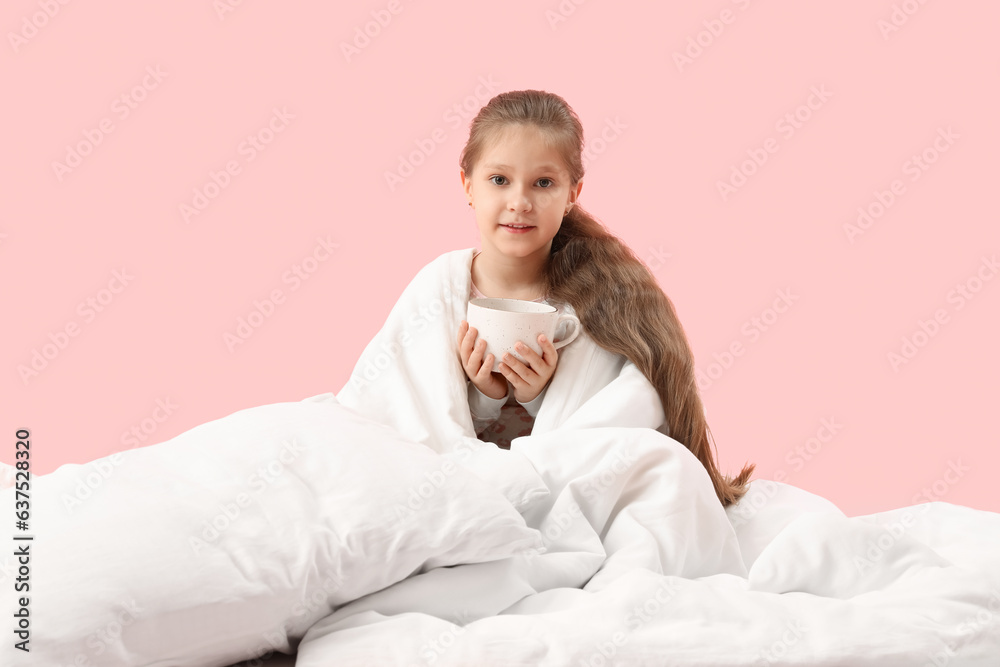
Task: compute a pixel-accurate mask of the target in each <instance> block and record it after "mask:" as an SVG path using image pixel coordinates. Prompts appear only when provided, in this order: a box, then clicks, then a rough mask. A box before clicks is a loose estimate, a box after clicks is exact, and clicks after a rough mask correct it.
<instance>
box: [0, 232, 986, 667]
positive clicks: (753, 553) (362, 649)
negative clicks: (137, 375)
mask: <svg viewBox="0 0 1000 667" xmlns="http://www.w3.org/2000/svg"><path fill="white" fill-rule="evenodd" d="M472 252H473V249H468V250H461V251H455V252H453V253H446V254H445V255H442V256H441V257H439V258H438V259H436V260H435V261H434V262H432V263H431V264H429V265H428V266H427V267H425V268H424V269H423V270H422V271H421V272H420V274H418V276H417V277H416V278H415V279H414V280H413V282H412V283H411V284H410V285H409V286H408V287H407V289H406V291H404V293H403V295H402V296H401V298H400V300H399V302H398V303H397V304H396V306H395V307H394V308H393V310H392V312H391V313H390V315H389V317H388V319H387V321H386V323H385V325H384V326H383V327H382V328H381V330H380V331H379V332H378V334H377V335H376V336H375V338H373V340H372V341H371V343H370V344H369V345H368V346H367V347H366V349H365V351H364V353H363V354H362V355H361V358H360V359H359V360H358V363H357V365H356V368H355V372H354V374H353V375H352V378H351V379H350V380H349V381H348V383H347V384H346V385H345V386H344V388H343V389H342V390H341V391H340V392H339V393H338V394H337V395H336V396H335V395H333V394H323V395H320V396H315V397H312V398H309V399H306V400H304V401H297V402H289V403H278V404H273V405H266V406H258V407H254V408H248V409H246V410H242V411H239V412H236V413H234V414H232V415H229V416H227V417H225V418H223V419H219V420H215V421H213V422H209V423H207V424H203V425H201V426H198V427H196V428H194V429H192V430H190V431H188V432H186V433H183V434H181V435H180V436H177V437H176V438H173V439H171V440H168V441H166V442H163V443H159V444H157V445H153V446H150V447H145V448H141V449H135V450H130V451H128V452H125V453H124V454H122V455H117V456H118V458H117V459H115V458H113V457H108V458H106V459H101V460H98V461H95V462H92V463H90V464H87V465H84V466H70V465H67V466H63V467H61V468H60V469H59V470H57V471H55V472H54V473H52V474H50V475H44V476H41V477H38V478H36V479H35V480H34V485H33V487H32V488H33V491H32V492H33V501H32V503H33V505H32V511H33V524H32V528H33V530H34V532H35V533H36V535H37V537H36V540H37V541H36V542H35V543H34V545H33V548H34V549H35V551H34V552H33V560H32V568H33V569H32V586H33V588H32V597H31V602H30V608H31V613H32V616H31V618H32V626H31V627H32V651H33V652H32V653H31V654H28V653H23V652H19V651H16V650H14V649H12V648H11V646H12V644H13V641H12V640H11V635H9V634H8V639H7V640H5V642H4V645H3V647H2V649H0V658H2V664H3V665H5V666H6V665H22V664H23V665H36V664H38V665H41V664H44V665H52V666H54V667H55V666H59V665H77V666H79V667H89V666H90V665H108V666H115V667H118V666H122V667H125V666H134V667H138V666H145V665H149V666H155V667H167V666H174V665H185V666H195V665H205V666H212V667H221V666H223V665H228V664H231V663H235V662H237V661H239V660H244V659H251V662H250V663H248V664H251V665H253V664H259V663H260V661H253V660H252V659H253V658H255V657H256V656H264V655H269V654H271V653H274V652H278V653H295V658H294V660H295V664H296V665H297V666H298V667H319V666H332V665H337V666H338V667H339V666H344V665H366V666H367V665H373V666H381V665H403V666H408V665H560V666H561V665H574V666H575V665H581V666H583V665H590V666H594V667H602V666H605V665H706V666H708V665H715V666H719V665H824V666H832V665H843V666H856V665H880V666H883V665H885V666H896V665H898V666H900V667H923V666H925V665H927V666H936V667H942V666H944V665H948V666H959V665H968V666H971V665H977V666H983V667H997V666H998V665H1000V514H996V513H991V512H985V511H979V510H975V509H971V508H967V507H961V506H956V505H952V504H948V503H940V502H938V503H929V504H923V505H915V506H912V507H904V508H899V509H897V510H894V511H891V512H884V513H880V514H876V515H870V516H863V517H853V518H848V517H845V516H844V515H843V513H841V512H840V511H839V510H838V509H837V508H836V507H835V506H834V505H833V504H831V503H830V502H828V501H826V500H824V499H823V498H820V497H817V496H815V495H812V494H809V493H806V492H805V491H803V490H801V489H797V488H795V487H793V486H790V485H787V484H780V483H775V482H768V481H755V482H753V484H752V488H751V490H750V492H749V493H748V494H747V496H745V497H744V498H743V500H742V501H741V502H740V503H739V504H738V505H736V506H733V507H730V508H728V509H723V508H722V506H721V504H720V503H719V501H718V499H717V497H716V495H715V492H714V489H713V488H712V485H711V482H710V480H709V478H708V475H707V473H706V472H705V470H704V468H703V466H702V465H701V463H700V462H699V461H697V459H696V458H695V457H694V456H693V455H692V454H691V453H690V452H689V451H688V450H687V449H686V448H685V447H684V446H682V445H681V444H679V443H678V442H676V441H675V440H673V439H672V438H670V437H669V435H668V434H667V429H666V428H665V426H664V424H663V416H664V415H663V411H662V407H661V406H660V405H659V402H658V399H657V397H656V395H655V391H654V390H653V388H652V386H651V385H649V383H648V382H647V381H646V380H645V378H644V377H643V376H642V375H641V373H639V372H638V371H637V369H636V368H635V366H634V365H632V364H631V362H628V361H627V360H624V359H623V358H621V357H616V356H615V355H611V354H609V353H607V352H606V351H604V350H602V349H601V348H599V347H598V346H596V344H594V342H593V341H592V340H591V339H590V338H589V336H587V335H586V332H584V333H582V334H581V335H580V336H579V337H578V338H577V340H576V341H574V342H573V343H572V344H570V345H568V346H567V347H565V348H563V350H560V360H559V368H558V370H557V373H556V375H555V376H553V379H552V381H551V383H550V385H549V387H548V389H547V392H546V397H545V400H544V401H543V403H542V406H541V409H540V411H539V413H538V416H537V418H536V422H535V426H534V430H533V432H532V435H530V436H526V437H521V438H517V439H515V440H514V441H513V443H512V445H511V450H510V451H502V450H498V449H497V448H496V447H494V446H493V445H489V444H484V443H481V442H479V441H478V440H477V439H476V438H475V435H474V433H472V420H471V416H470V414H469V412H468V403H467V400H468V399H467V391H466V389H467V385H466V384H465V383H466V378H465V377H464V372H463V371H462V369H461V366H460V364H459V363H458V360H457V356H456V350H455V348H454V341H452V340H451V338H452V337H453V332H457V330H458V323H459V321H460V320H461V319H462V318H464V316H465V307H466V304H467V300H468V293H469V280H470V273H469V263H470V262H471V257H472ZM109 466H110V467H109ZM0 472H2V473H3V474H4V477H3V483H2V484H0V486H9V485H10V483H11V482H12V481H13V479H12V478H11V477H10V472H11V471H10V469H9V468H7V469H6V470H3V471H0ZM94 475H96V476H97V477H93V476H94ZM92 479H93V480H98V479H99V480H101V481H100V482H99V483H97V484H96V486H94V485H92V484H91V483H90V480H92ZM81 483H83V484H84V486H83V487H81V486H80V484H81ZM845 483H847V481H845ZM88 488H89V489H90V491H91V492H90V493H89V494H87V497H85V498H80V494H81V493H82V492H81V491H80V489H84V490H85V489H88ZM13 495H14V490H13V489H11V488H7V489H5V490H3V491H2V492H0V504H2V505H3V506H4V507H12V506H13V505H12V503H13V500H14V498H13ZM74 498H75V499H76V500H77V501H79V502H74ZM213 527H215V528H216V530H215V531H214V532H213V530H212V529H213ZM16 573H17V563H15V562H13V561H12V559H11V558H10V557H9V556H7V557H6V558H0V586H2V588H3V590H4V596H3V601H4V608H3V609H2V610H0V611H2V612H3V613H4V615H5V617H6V618H8V619H11V618H12V614H13V611H14V609H15V606H16V604H17V603H16V601H15V600H14V599H12V596H11V595H9V593H8V592H9V591H11V589H12V582H13V578H14V577H15V576H16Z"/></svg>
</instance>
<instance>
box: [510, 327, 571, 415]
mask: <svg viewBox="0 0 1000 667" xmlns="http://www.w3.org/2000/svg"><path fill="white" fill-rule="evenodd" d="M538 344H539V345H540V346H541V347H542V354H541V355H539V354H538V353H537V352H535V351H534V350H532V349H531V348H530V347H528V346H527V345H525V344H524V343H522V342H521V341H517V344H516V345H515V349H516V350H517V353H518V354H520V355H521V356H522V357H524V359H525V361H527V362H528V363H527V364H525V363H523V362H521V361H518V359H517V357H515V356H514V355H513V354H511V353H510V352H507V353H504V355H503V358H502V359H501V360H500V372H501V373H503V376H504V377H505V378H507V379H508V380H509V381H510V384H511V386H513V387H514V399H515V400H517V401H519V402H521V403H529V402H531V401H533V400H535V399H536V398H537V397H538V395H539V394H540V393H542V389H545V385H546V383H547V382H548V381H549V379H550V378H551V377H552V374H553V373H555V372H556V364H557V363H558V361H559V354H558V352H556V348H555V346H554V345H553V344H552V343H551V342H549V340H548V339H547V338H545V336H542V335H539V336H538Z"/></svg>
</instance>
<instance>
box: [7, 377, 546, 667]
mask: <svg viewBox="0 0 1000 667" xmlns="http://www.w3.org/2000/svg"><path fill="white" fill-rule="evenodd" d="M31 491H32V493H31V497H32V517H31V528H32V532H33V534H35V535H36V536H37V537H36V539H35V541H34V542H32V543H30V544H31V575H32V576H33V577H34V579H33V580H32V581H31V584H32V585H33V588H32V591H31V594H30V608H29V609H30V618H31V621H30V623H31V635H30V637H31V643H30V648H31V652H30V653H24V652H22V651H17V650H14V651H11V653H12V654H13V659H14V661H13V662H12V663H8V664H12V665H27V664H31V665H41V664H46V665H57V664H58V665H77V664H89V665H96V664H99V665H102V666H109V667H117V666H119V665H120V666H122V667H125V666H128V667H137V666H140V665H176V666H184V665H209V664H214V665H224V664H229V663H232V662H237V661H240V660H244V659H248V658H253V657H255V656H258V655H262V654H264V653H266V652H268V651H272V650H273V651H280V652H291V650H292V649H293V646H294V645H295V644H297V640H298V639H300V638H301V637H302V635H303V634H305V631H306V630H307V629H308V628H309V627H310V626H311V625H313V624H314V623H315V622H316V621H317V620H319V619H320V618H322V617H323V616H325V615H327V614H329V613H330V612H331V611H332V610H333V609H334V608H336V607H337V606H339V605H342V604H345V603H347V602H349V601H351V600H354V599H356V598H359V597H361V596H363V595H367V594H369V593H372V592H374V591H377V590H379V589H382V588H384V587H386V586H389V585H391V584H393V583H395V582H397V581H400V580H402V579H404V578H406V577H407V576H409V575H411V574H415V573H418V572H423V571H426V570H429V569H431V568H435V567H446V566H450V565H456V564H460V563H477V562H483V561H490V560H496V559H501V558H507V557H510V556H512V555H515V554H517V553H520V552H522V551H526V552H529V553H531V552H536V551H537V550H539V549H540V548H541V546H542V541H541V536H540V535H539V533H538V532H537V531H536V530H533V529H531V528H528V527H527V526H526V525H525V523H524V520H523V518H522V517H521V515H520V514H518V512H517V511H516V510H515V509H514V507H512V506H511V504H510V503H509V502H507V500H506V499H505V498H504V497H503V496H502V495H501V494H500V493H498V492H497V491H495V490H493V489H492V488H491V487H489V486H487V485H486V484H484V483H483V481H482V480H481V479H479V478H477V477H476V476H475V475H473V474H472V473H470V472H468V471H467V470H465V469H463V468H462V467H460V466H458V465H456V463H455V462H454V461H451V460H449V459H447V458H444V457H442V456H441V455H439V454H437V453H436V452H434V451H433V450H431V449H430V448H428V447H425V446H424V445H421V444H418V443H415V442H411V441H408V440H406V439H404V438H403V437H402V436H401V435H400V434H399V433H398V432H397V431H395V430H394V429H391V428H389V427H387V426H384V425H381V424H378V423H376V422H373V421H371V420H369V419H367V418H365V417H362V416H361V415H360V414H358V413H357V412H355V411H353V410H351V409H349V408H347V407H345V406H342V405H340V404H339V403H337V401H336V398H335V396H334V394H333V393H327V394H322V395H320V396H315V397H312V398H309V399H306V400H304V401H298V402H289V403H275V404H270V405H263V406H259V407H254V408H249V409H246V410H241V411H238V412H235V413H233V414H231V415H229V416H227V417H224V418H222V419H218V420H215V421H211V422H208V423H205V424H202V425H200V426H197V427H195V428H193V429H191V430H189V431H187V432H185V433H182V434H180V435H178V436H177V437H175V438H173V439H171V440H167V441H165V442H162V443H159V444H156V445H152V446H149V447H144V448H140V449H133V450H129V451H126V452H122V453H117V454H113V455H111V456H108V457H105V458H102V459H98V460H96V461H93V462H91V463H89V464H85V465H75V464H73V465H63V466H62V467H60V468H59V469H58V470H56V471H54V472H53V473H51V474H48V475H42V476H39V477H36V478H34V480H33V483H32V489H31ZM0 504H2V506H3V507H13V505H14V498H13V490H12V489H6V490H4V491H3V492H2V493H0ZM8 618H10V616H8Z"/></svg>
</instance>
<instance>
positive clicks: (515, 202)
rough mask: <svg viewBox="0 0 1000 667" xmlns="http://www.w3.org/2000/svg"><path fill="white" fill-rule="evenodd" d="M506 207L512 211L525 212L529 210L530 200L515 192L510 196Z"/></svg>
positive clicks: (524, 195) (525, 195)
mask: <svg viewBox="0 0 1000 667" xmlns="http://www.w3.org/2000/svg"><path fill="white" fill-rule="evenodd" d="M507 206H508V208H510V210H512V211H527V210H529V209H530V208H531V199H530V198H529V197H528V195H527V194H525V193H523V192H516V193H514V194H512V195H511V198H510V201H509V202H508V203H507Z"/></svg>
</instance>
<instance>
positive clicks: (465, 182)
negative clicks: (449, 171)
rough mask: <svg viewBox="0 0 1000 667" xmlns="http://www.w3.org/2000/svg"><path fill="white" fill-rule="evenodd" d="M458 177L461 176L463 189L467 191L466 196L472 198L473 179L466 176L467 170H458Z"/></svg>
mask: <svg viewBox="0 0 1000 667" xmlns="http://www.w3.org/2000/svg"><path fill="white" fill-rule="evenodd" d="M458 175H459V178H461V179H462V189H463V190H465V196H466V197H469V196H471V195H472V179H471V178H466V176H465V170H464V169H461V168H460V169H459V170H458Z"/></svg>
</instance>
